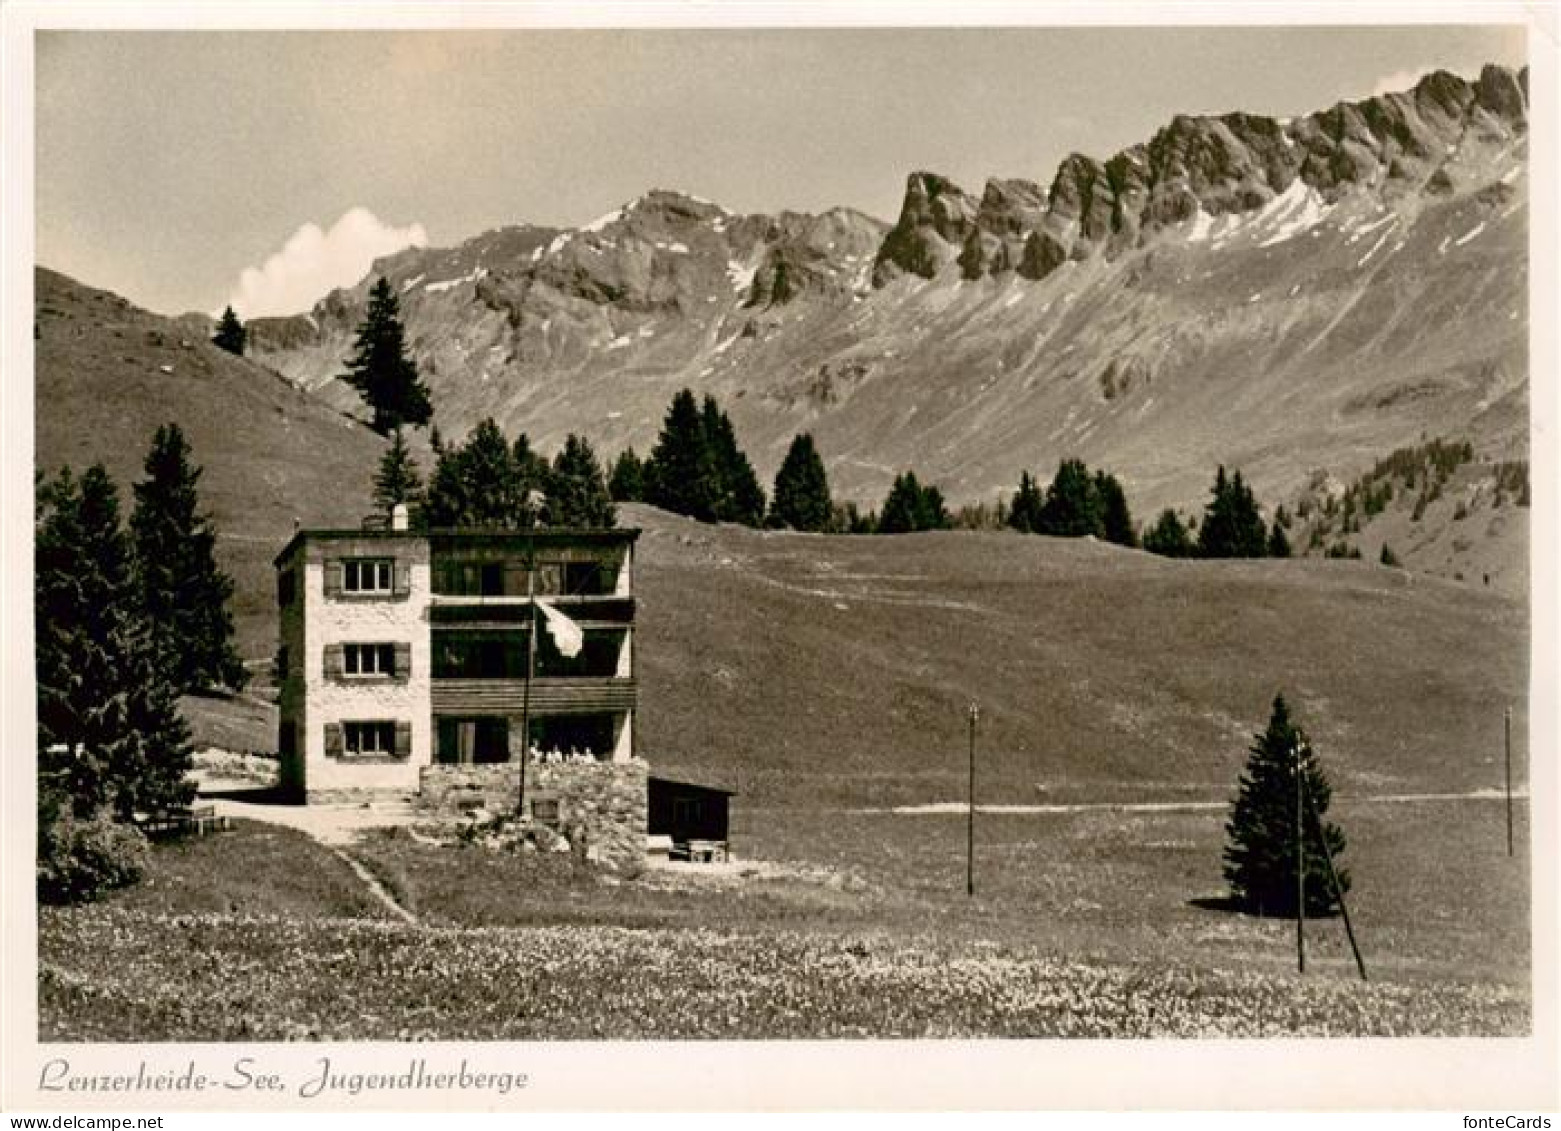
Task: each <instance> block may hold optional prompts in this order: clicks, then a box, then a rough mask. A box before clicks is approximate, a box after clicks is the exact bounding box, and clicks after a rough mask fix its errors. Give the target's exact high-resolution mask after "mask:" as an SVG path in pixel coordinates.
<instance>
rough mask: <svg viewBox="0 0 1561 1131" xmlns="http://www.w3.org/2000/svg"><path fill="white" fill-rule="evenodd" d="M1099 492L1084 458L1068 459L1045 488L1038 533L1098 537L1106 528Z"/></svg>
mask: <svg viewBox="0 0 1561 1131" xmlns="http://www.w3.org/2000/svg"><path fill="white" fill-rule="evenodd" d="M1104 529H1105V527H1104V523H1103V521H1102V513H1101V505H1100V496H1099V493H1098V491H1097V489H1096V486H1095V481H1094V480H1093V479H1092V478H1091V477H1090V474H1089V468H1087V467H1085V466H1084V461H1083V460H1078V459H1065V460H1063V461H1062V462H1061V463H1060V464H1058V465H1057V474H1056V476H1054V477H1053V479H1052V481H1051V486H1050V487H1048V488H1047V489H1046V502H1045V503H1044V504H1043V505H1042V507H1041V514H1040V526H1039V529H1038V531H1037V533H1040V534H1051V535H1055V536H1058V537H1062V538H1082V537H1084V535H1086V534H1094V535H1096V536H1097V537H1098V536H1100V534H1101V533H1102V532H1103V531H1104Z"/></svg>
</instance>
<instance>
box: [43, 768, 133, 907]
mask: <svg viewBox="0 0 1561 1131" xmlns="http://www.w3.org/2000/svg"><path fill="white" fill-rule="evenodd" d="M38 808H39V812H38V869H37V879H38V899H39V901H40V902H43V903H56V904H68V903H87V902H90V901H92V900H94V899H97V898H99V897H100V896H102V895H104V894H105V893H107V892H110V891H113V890H114V889H115V888H122V887H127V886H129V885H130V884H133V883H135V882H136V881H137V880H139V879H140V878H141V876H142V874H143V873H144V872H145V871H146V863H147V855H148V850H147V843H146V837H145V836H143V835H142V833H141V830H139V829H137V828H136V827H135V826H134V825H128V824H124V823H122V822H120V821H116V820H114V819H113V818H112V817H111V816H110V815H109V813H108V811H107V810H100V811H99V812H97V813H96V814H94V815H93V816H91V817H86V818H82V817H77V816H76V815H75V814H74V813H72V812H71V807H70V805H69V804H68V803H67V802H65V801H64V799H63V798H60V797H59V796H58V795H57V794H54V795H42V796H40V798H39V803H38Z"/></svg>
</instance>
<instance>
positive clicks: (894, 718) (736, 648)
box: [623, 508, 1527, 806]
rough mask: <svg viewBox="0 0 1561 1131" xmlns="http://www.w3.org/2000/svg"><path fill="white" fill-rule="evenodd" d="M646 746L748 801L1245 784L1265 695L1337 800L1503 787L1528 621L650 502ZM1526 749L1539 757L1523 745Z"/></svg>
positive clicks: (1150, 560) (1336, 580)
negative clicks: (718, 523) (975, 769)
mask: <svg viewBox="0 0 1561 1131" xmlns="http://www.w3.org/2000/svg"><path fill="white" fill-rule="evenodd" d="M623 517H624V520H625V521H626V522H629V523H635V524H639V525H643V526H644V527H645V528H646V532H645V534H644V536H643V537H642V540H641V544H640V553H639V558H638V576H637V579H636V580H637V585H638V588H639V593H640V597H641V610H640V623H641V626H642V627H641V630H640V634H639V652H638V662H639V667H640V673H641V679H642V689H643V690H642V699H641V702H642V709H641V724H640V732H639V747H640V749H641V751H642V752H643V753H644V754H645V755H646V756H647V757H648V758H649V760H650V761H651V763H652V765H653V766H656V767H658V768H661V769H665V770H668V771H671V772H684V773H688V774H690V775H691V776H695V777H697V778H701V779H707V780H711V781H714V782H717V783H721V782H724V783H725V784H727V785H730V786H736V787H739V788H740V789H741V790H742V791H743V794H744V801H743V804H745V805H749V806H753V805H764V804H767V803H771V802H796V803H807V804H811V805H831V804H857V805H860V804H887V803H897V802H926V801H937V800H950V799H958V798H961V797H963V796H964V793H965V788H966V786H965V773H966V742H967V732H966V716H965V710H966V704H967V703H968V702H969V701H970V700H971V699H976V700H978V701H979V702H980V705H981V711H982V716H981V723H980V733H979V747H980V757H979V761H980V778H981V790H982V794H983V796H984V797H985V798H987V799H989V800H992V801H1011V802H1026V801H1037V800H1073V799H1078V798H1081V797H1083V798H1092V799H1110V798H1114V797H1132V798H1140V799H1152V798H1155V797H1165V796H1197V797H1206V798H1223V797H1226V796H1228V794H1229V791H1230V789H1231V788H1232V784H1233V783H1234V781H1235V779H1236V775H1237V773H1238V772H1239V770H1240V768H1241V766H1242V764H1243V763H1244V761H1245V757H1246V748H1247V745H1248V743H1249V742H1250V738H1251V734H1252V733H1253V732H1254V731H1256V730H1259V729H1261V727H1262V726H1263V725H1264V724H1265V723H1266V721H1267V718H1268V710H1269V706H1270V703H1271V700H1272V698H1273V695H1274V693H1275V692H1276V691H1283V692H1284V694H1285V695H1286V697H1287V699H1289V700H1290V702H1291V703H1292V706H1293V707H1294V708H1295V710H1296V713H1297V714H1298V715H1299V718H1300V720H1301V722H1302V724H1303V725H1304V726H1305V727H1306V728H1307V730H1308V732H1309V733H1310V734H1311V736H1312V738H1313V740H1314V743H1315V745H1316V746H1317V748H1318V750H1319V753H1320V755H1321V757H1322V759H1323V761H1324V765H1325V767H1326V768H1327V769H1328V771H1329V772H1330V774H1331V776H1332V779H1333V782H1334V785H1335V787H1336V788H1337V789H1338V790H1339V791H1340V793H1341V794H1350V793H1354V794H1362V793H1375V792H1398V791H1410V792H1418V791H1426V790H1464V789H1473V788H1480V787H1490V786H1499V785H1500V782H1501V778H1500V767H1501V754H1502V751H1501V735H1502V710H1503V708H1504V707H1505V706H1507V705H1508V704H1511V705H1512V707H1513V710H1514V719H1515V723H1516V734H1517V742H1518V747H1519V750H1520V751H1521V750H1522V749H1523V743H1524V738H1525V733H1526V732H1525V730H1524V723H1525V713H1524V700H1525V698H1526V679H1527V674H1526V673H1527V617H1526V612H1525V609H1524V607H1523V605H1522V604H1520V603H1518V602H1515V601H1513V600H1510V599H1508V598H1505V597H1502V596H1500V595H1498V594H1495V593H1492V592H1487V591H1480V590H1474V589H1471V588H1469V587H1466V586H1459V585H1456V584H1453V583H1448V582H1443V581H1439V580H1436V579H1431V578H1425V577H1417V576H1414V575H1410V574H1406V573H1404V572H1403V571H1399V570H1390V569H1385V568H1382V567H1379V566H1376V565H1373V564H1369V563H1357V562H1331V561H1289V562H1272V561H1262V562H1173V561H1166V560H1162V559H1158V558H1155V557H1152V556H1150V555H1147V554H1143V553H1138V552H1133V551H1125V550H1121V549H1119V548H1116V547H1112V546H1107V545H1101V544H1096V543H1093V542H1086V541H1062V540H1053V539H1044V538H1039V537H1032V536H1019V535H1013V534H995V533H993V534H984V533H948V534H922V535H907V536H897V537H894V538H838V537H818V536H808V535H797V534H790V533H759V532H754V531H748V530H744V529H739V528H730V527H723V528H714V527H709V526H699V525H697V524H694V523H691V522H686V521H684V520H681V519H677V518H673V517H669V516H665V515H661V514H659V513H658V512H653V511H648V510H645V509H643V508H625V513H624V516H623ZM1519 764H1520V765H1522V764H1523V763H1522V760H1521V759H1520V762H1519Z"/></svg>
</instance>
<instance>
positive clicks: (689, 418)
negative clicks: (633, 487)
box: [645, 389, 718, 522]
mask: <svg viewBox="0 0 1561 1131" xmlns="http://www.w3.org/2000/svg"><path fill="white" fill-rule="evenodd" d="M717 478H718V477H717V472H716V469H715V466H714V460H713V458H712V455H711V452H710V449H709V445H708V444H707V443H706V439H705V426H704V421H703V419H702V418H701V416H700V413H699V405H698V404H697V403H696V402H695V400H694V394H693V392H692V391H691V390H689V389H683V390H682V391H680V392H679V393H678V394H677V395H676V396H674V397H673V398H672V403H671V404H670V405H669V406H668V407H667V415H666V418H665V419H664V420H663V421H662V425H661V435H660V436H659V437H657V439H656V446H655V447H654V448H652V449H651V452H650V458H649V459H648V460H647V461H646V465H645V501H646V502H648V503H650V504H652V505H653V506H658V507H660V508H661V509H663V510H668V511H672V512H673V513H674V514H681V515H687V516H688V517H689V518H694V519H698V520H699V521H701V522H713V521H714V520H715V517H716V513H715V507H716V497H717Z"/></svg>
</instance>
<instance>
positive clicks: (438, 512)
mask: <svg viewBox="0 0 1561 1131" xmlns="http://www.w3.org/2000/svg"><path fill="white" fill-rule="evenodd" d="M544 473H545V465H542V464H541V462H540V460H539V458H538V457H537V456H536V455H534V454H533V453H532V451H531V446H530V441H529V440H527V439H526V437H525V436H524V435H522V436H521V437H519V438H518V439H517V440H516V441H515V445H514V447H513V448H511V446H510V443H509V441H508V440H506V439H505V438H504V433H503V431H501V430H500V428H499V425H498V422H497V421H495V420H494V419H493V418H492V417H491V416H490V417H487V418H486V419H484V420H482V421H480V422H479V423H478V424H477V426H476V427H475V428H473V429H472V430H471V433H470V434H469V435H468V436H467V437H466V442H465V443H464V444H459V445H450V444H444V443H441V445H440V451H439V455H438V459H437V461H436V462H435V464H434V473H433V475H432V476H430V478H429V481H428V489H427V491H426V492H425V493H424V498H423V520H424V522H425V523H426V525H428V526H430V527H459V526H480V527H499V528H502V529H509V530H524V529H527V528H529V527H531V526H532V525H534V524H535V523H536V521H537V518H538V512H537V506H536V502H535V498H534V492H535V491H536V490H537V489H538V487H539V486H540V483H541V476H542V475H543V474H544Z"/></svg>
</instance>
